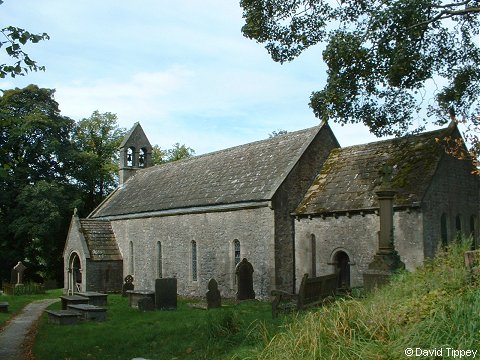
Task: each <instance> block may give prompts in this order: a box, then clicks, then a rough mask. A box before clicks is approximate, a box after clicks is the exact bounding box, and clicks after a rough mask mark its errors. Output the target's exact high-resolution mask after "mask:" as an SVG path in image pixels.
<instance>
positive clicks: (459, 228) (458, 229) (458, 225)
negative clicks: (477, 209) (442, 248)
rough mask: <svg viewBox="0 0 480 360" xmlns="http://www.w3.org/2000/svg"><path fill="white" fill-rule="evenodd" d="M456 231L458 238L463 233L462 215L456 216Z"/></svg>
mask: <svg viewBox="0 0 480 360" xmlns="http://www.w3.org/2000/svg"><path fill="white" fill-rule="evenodd" d="M455 231H456V232H457V236H459V233H461V232H462V215H460V214H457V216H455Z"/></svg>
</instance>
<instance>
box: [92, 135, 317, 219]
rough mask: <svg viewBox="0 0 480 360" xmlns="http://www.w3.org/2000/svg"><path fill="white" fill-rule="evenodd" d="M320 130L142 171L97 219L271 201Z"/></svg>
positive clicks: (97, 212)
mask: <svg viewBox="0 0 480 360" xmlns="http://www.w3.org/2000/svg"><path fill="white" fill-rule="evenodd" d="M320 129H321V126H316V127H312V128H309V129H305V130H300V131H296V132H291V133H287V134H285V135H281V136H275V137H273V138H271V139H266V140H262V141H257V142H253V143H250V144H246V145H241V146H236V147H233V148H229V149H226V150H221V151H217V152H213V153H209V154H205V155H201V156H196V157H193V158H190V159H186V160H180V161H175V162H172V163H167V164H163V165H158V166H153V167H149V168H145V169H141V170H138V171H137V173H136V174H135V176H133V177H132V178H130V179H129V180H128V181H126V182H125V183H124V184H123V186H121V187H119V188H118V189H117V190H115V192H114V193H113V194H112V195H111V196H110V197H109V198H107V200H106V201H105V202H104V203H103V204H101V205H100V206H99V207H98V208H97V209H96V210H95V211H94V212H93V213H92V214H91V215H90V216H91V217H94V218H99V217H108V216H118V215H123V216H125V215H127V216H128V215H130V214H139V213H149V212H155V211H163V210H172V209H188V208H191V207H205V206H207V207H208V206H212V205H228V204H235V203H244V202H256V201H265V200H267V201H268V200H271V198H272V197H273V195H274V193H275V192H276V190H277V189H278V187H279V186H280V184H281V183H282V182H283V181H284V179H285V178H286V176H287V175H288V174H289V172H290V171H291V169H292V168H293V166H294V165H295V164H296V163H297V162H298V161H299V159H300V156H301V155H302V154H303V152H304V151H305V149H306V148H307V146H308V145H309V144H310V143H311V141H312V140H313V139H314V137H315V136H316V135H317V134H318V133H319V131H320Z"/></svg>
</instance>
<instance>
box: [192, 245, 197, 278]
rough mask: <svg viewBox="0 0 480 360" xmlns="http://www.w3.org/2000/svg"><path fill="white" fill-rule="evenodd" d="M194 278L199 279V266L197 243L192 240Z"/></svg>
mask: <svg viewBox="0 0 480 360" xmlns="http://www.w3.org/2000/svg"><path fill="white" fill-rule="evenodd" d="M192 280H193V281H197V280H198V268H197V243H196V241H195V240H192Z"/></svg>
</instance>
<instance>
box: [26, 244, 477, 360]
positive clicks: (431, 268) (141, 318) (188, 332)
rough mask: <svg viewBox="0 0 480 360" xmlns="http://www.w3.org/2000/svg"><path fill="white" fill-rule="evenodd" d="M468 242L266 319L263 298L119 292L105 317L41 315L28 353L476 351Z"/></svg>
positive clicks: (343, 355) (151, 355) (227, 355)
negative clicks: (166, 307)
mask: <svg viewBox="0 0 480 360" xmlns="http://www.w3.org/2000/svg"><path fill="white" fill-rule="evenodd" d="M468 247H469V242H464V243H459V244H454V245H452V246H451V247H450V248H449V249H448V251H441V252H440V253H439V254H438V255H437V257H436V258H435V259H434V260H432V261H429V262H428V263H426V264H425V266H423V267H421V268H419V269H417V271H415V272H413V273H408V272H402V273H399V274H398V275H396V276H395V278H394V279H393V280H392V282H391V283H390V284H389V285H387V286H384V287H383V288H381V289H378V290H376V291H375V292H373V293H371V294H367V295H366V294H364V293H363V292H362V291H357V292H355V297H343V298H339V299H337V300H336V301H335V302H333V303H331V304H330V305H328V306H324V307H322V308H319V309H314V310H311V311H305V312H301V313H298V314H293V315H287V316H282V317H280V318H279V319H275V320H274V319H272V318H271V307H270V303H268V302H259V301H246V302H242V303H240V304H233V303H231V304H229V305H227V306H224V307H223V308H221V309H212V310H208V311H207V310H200V309H193V308H191V307H189V306H188V302H189V300H186V299H181V300H179V303H178V310H177V311H156V312H147V313H140V312H139V311H138V310H136V309H131V308H129V307H128V305H127V299H126V298H121V297H120V296H119V295H111V296H109V305H108V320H107V321H106V322H100V323H95V322H91V323H81V324H79V325H74V326H55V325H50V324H47V323H46V319H45V317H44V318H43V319H42V322H41V324H40V328H39V334H38V336H37V339H36V342H35V347H34V354H35V356H36V358H37V359H38V360H43V359H67V358H68V359H72V360H73V359H131V358H134V357H144V358H147V359H152V360H153V359H236V360H239V359H275V360H277V359H288V360H291V359H293V360H295V359H366V360H367V359H368V360H370V359H378V360H382V359H383V360H395V359H405V358H406V355H405V354H406V351H408V350H409V349H412V351H414V353H413V354H414V355H415V351H418V350H417V349H420V351H433V352H435V351H436V353H433V355H432V356H430V355H425V353H422V354H423V358H435V357H437V358H442V357H444V358H449V356H448V355H447V351H449V350H448V349H455V350H465V351H466V350H480V278H475V277H473V278H472V277H471V276H470V274H469V272H468V270H467V269H466V268H465V266H464V255H463V254H464V251H466V250H468ZM53 307H55V308H57V309H58V308H59V307H60V305H59V304H55V305H53ZM439 351H442V354H441V355H440V353H439ZM430 354H432V353H430ZM439 355H440V356H439ZM429 356H430V357H429ZM477 356H480V352H479V353H477ZM414 357H416V356H414ZM450 358H453V357H452V356H450ZM470 358H472V357H471V356H470Z"/></svg>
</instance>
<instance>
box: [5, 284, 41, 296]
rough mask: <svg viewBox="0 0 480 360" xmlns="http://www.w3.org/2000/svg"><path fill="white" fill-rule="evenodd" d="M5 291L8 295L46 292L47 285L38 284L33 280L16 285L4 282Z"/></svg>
mask: <svg viewBox="0 0 480 360" xmlns="http://www.w3.org/2000/svg"><path fill="white" fill-rule="evenodd" d="M3 292H4V293H5V294H7V295H14V296H23V295H36V294H45V287H44V286H43V285H42V284H36V283H32V282H28V283H26V284H23V285H21V286H15V285H14V284H8V285H7V284H4V285H3Z"/></svg>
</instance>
